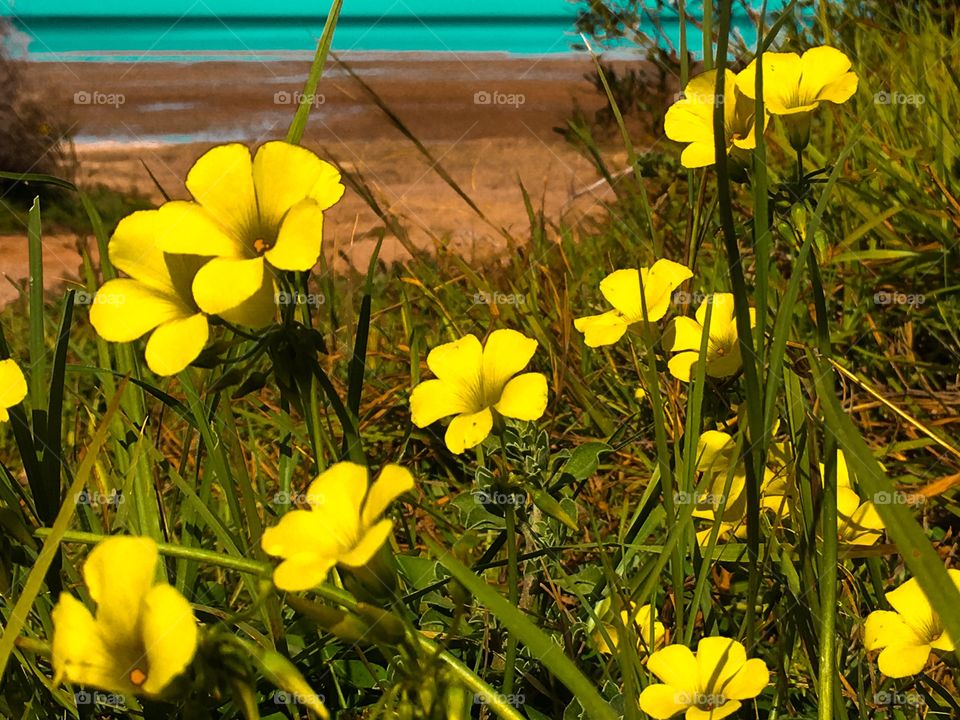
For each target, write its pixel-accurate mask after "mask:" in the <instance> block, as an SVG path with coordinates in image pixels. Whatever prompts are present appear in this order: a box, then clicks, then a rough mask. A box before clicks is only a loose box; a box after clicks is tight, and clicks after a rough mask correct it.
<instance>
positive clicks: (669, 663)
mask: <svg viewBox="0 0 960 720" xmlns="http://www.w3.org/2000/svg"><path fill="white" fill-rule="evenodd" d="M647 669H648V670H649V671H650V672H652V673H653V674H654V675H656V676H657V677H658V678H659V679H660V680H661V681H663V682H664V683H666V684H667V685H670V686H672V687H674V688H676V689H677V690H678V691H684V692H687V693H695V692H697V690H698V688H699V682H700V671H699V669H698V667H697V660H696V658H695V657H694V656H693V652H692V651H691V650H690V648H688V647H687V646H686V645H667V646H666V647H665V648H663V649H662V650H657V651H656V652H655V653H653V655H651V656H650V659H649V660H647Z"/></svg>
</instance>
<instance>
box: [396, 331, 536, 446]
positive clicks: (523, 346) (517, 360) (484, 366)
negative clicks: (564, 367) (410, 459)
mask: <svg viewBox="0 0 960 720" xmlns="http://www.w3.org/2000/svg"><path fill="white" fill-rule="evenodd" d="M536 349H537V341H536V340H534V339H532V338H528V337H527V336H525V335H523V334H522V333H519V332H517V331H516V330H495V331H494V332H492V333H491V334H490V337H489V338H487V342H486V344H485V345H483V346H481V345H480V341H479V340H477V338H476V336H474V335H465V336H464V337H462V338H460V339H459V340H455V341H454V342H450V343H445V344H443V345H438V346H437V347H435V348H433V350H431V351H430V354H429V355H428V356H427V366H428V367H429V368H430V370H431V372H433V374H434V375H436V376H437V377H436V379H434V380H425V381H424V382H422V383H420V384H419V385H417V386H416V387H415V388H414V389H413V392H412V393H411V394H410V411H411V415H412V419H413V424H414V425H416V426H417V427H421V428H422V427H426V426H427V425H430V424H431V423H434V422H436V421H437V420H439V419H440V418H444V417H448V416H450V415H456V417H455V418H454V419H453V420H451V421H450V425H449V427H447V432H446V435H445V437H444V439H445V441H446V444H447V447H448V448H449V449H450V451H451V452H455V453H462V452H463V451H464V450H467V449H469V448H472V447H475V446H477V445H479V444H480V443H482V442H483V440H484V439H485V438H486V437H487V436H488V435H489V434H490V431H491V430H492V429H493V411H494V410H495V411H496V412H498V413H499V414H501V415H503V416H505V417H509V418H513V419H515V420H536V419H538V418H539V417H541V416H542V415H543V413H544V411H545V410H546V409H547V379H546V377H544V375H543V374H541V373H536V372H528V373H521V374H519V375H517V373H519V372H520V371H521V370H523V368H525V367H526V366H527V364H528V363H529V362H530V360H531V358H532V357H533V353H534V352H536ZM514 376H516V377H514Z"/></svg>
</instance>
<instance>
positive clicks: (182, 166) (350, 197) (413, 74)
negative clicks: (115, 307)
mask: <svg viewBox="0 0 960 720" xmlns="http://www.w3.org/2000/svg"><path fill="white" fill-rule="evenodd" d="M345 66H346V67H349V68H350V69H351V70H352V71H353V72H354V73H356V75H357V76H359V78H360V80H362V81H363V82H365V83H367V84H368V85H369V86H370V88H371V89H372V90H373V92H375V93H376V94H377V95H379V96H380V98H381V99H382V101H383V103H384V105H386V106H387V107H388V108H390V110H391V111H392V112H393V113H394V114H395V115H396V117H397V118H399V119H400V121H402V123H403V124H404V125H406V127H407V128H408V129H409V131H410V132H411V133H412V134H413V135H414V136H415V137H416V138H417V139H418V140H420V141H421V142H422V143H423V145H424V146H425V147H426V148H427V150H428V151H429V153H430V154H431V155H432V157H433V159H434V162H432V163H431V161H430V160H428V159H427V158H425V157H424V156H423V155H422V154H421V153H420V152H419V151H418V150H417V148H416V147H415V145H414V144H413V143H412V142H411V141H410V140H409V139H407V138H405V137H404V136H403V134H402V133H401V132H400V131H399V130H398V129H397V127H396V126H395V124H394V123H393V122H391V120H390V119H389V118H388V117H387V115H386V114H385V113H384V112H383V111H382V109H381V108H379V107H378V106H377V104H376V102H375V101H374V100H373V99H372V97H371V96H370V94H369V93H368V92H366V91H365V90H364V89H363V87H362V85H361V84H360V82H358V81H357V79H356V78H354V77H352V76H351V75H350V74H349V73H348V71H347V69H346V67H345ZM590 69H591V64H590V61H589V60H588V59H584V58H582V57H564V56H561V57H550V56H548V57H541V58H515V57H506V56H491V55H483V56H476V55H473V56H467V55H460V56H456V55H452V54H449V55H447V54H445V55H417V56H408V55H396V54H394V55H380V54H377V55H372V54H368V55H355V56H350V57H348V58H346V59H345V60H344V61H343V62H342V63H341V62H337V61H333V60H331V62H330V64H328V68H327V72H326V73H325V75H324V78H323V80H322V81H321V84H320V87H319V88H318V93H317V96H316V97H315V98H314V110H313V112H312V113H311V118H310V122H309V124H308V126H307V131H306V133H305V135H304V140H303V142H304V144H305V145H306V146H308V147H310V148H311V149H313V150H315V151H316V152H318V153H319V154H321V156H323V157H326V158H329V159H331V160H333V161H336V162H338V163H339V164H341V165H342V166H343V168H344V170H346V171H348V172H350V173H352V174H354V175H355V176H356V177H357V178H362V181H363V182H365V183H366V185H367V186H368V187H369V188H370V189H371V190H372V192H373V193H374V195H375V196H376V197H377V201H378V203H379V204H380V205H381V206H382V207H383V208H385V209H386V210H388V211H389V212H390V213H391V214H393V215H396V216H397V217H398V218H400V220H401V222H402V223H403V225H404V226H405V227H406V228H408V230H409V233H410V241H411V242H412V243H413V244H414V245H416V246H417V247H424V248H429V247H432V246H433V244H434V243H435V242H436V240H437V239H440V240H442V241H444V242H448V243H449V246H450V247H451V248H453V249H454V250H456V251H458V252H462V253H464V254H465V255H466V256H468V257H478V256H483V255H489V254H491V253H495V252H496V250H497V249H498V248H502V247H503V240H502V238H501V237H500V236H499V234H498V232H497V230H495V229H494V228H492V227H491V224H492V225H494V226H496V227H497V228H500V227H502V228H506V229H507V230H508V231H511V232H514V233H516V235H517V236H518V237H520V238H522V237H523V233H524V232H525V229H526V225H527V217H526V212H525V210H524V206H523V202H522V197H521V193H520V189H519V181H522V182H523V184H524V185H525V187H526V188H527V190H528V191H529V192H530V194H531V197H533V198H535V199H537V200H539V199H540V198H542V200H543V204H544V208H545V210H546V213H547V215H548V217H551V218H557V217H559V216H560V214H561V213H562V212H566V211H570V212H580V213H582V212H589V211H590V209H591V208H592V207H595V205H596V202H597V200H598V199H601V198H607V199H608V198H609V195H608V193H609V190H608V189H607V188H605V187H603V186H600V187H599V188H598V189H597V190H596V191H595V192H592V193H587V194H586V195H585V196H582V197H579V199H576V196H577V193H578V191H580V190H582V189H583V188H585V187H588V186H590V185H591V184H592V183H594V182H595V181H596V180H597V176H596V174H595V172H594V171H593V168H592V167H591V165H590V164H589V163H588V162H587V161H586V160H585V159H583V158H582V157H581V156H580V155H579V154H578V153H577V152H576V151H575V150H573V149H572V148H571V147H570V146H569V145H568V144H567V143H566V141H565V140H564V139H563V137H562V136H561V135H560V134H559V133H558V132H556V128H560V127H563V126H565V124H566V122H567V121H568V119H569V118H570V117H571V113H572V109H573V107H574V104H575V103H576V104H577V105H579V106H580V107H582V108H583V109H584V110H585V111H586V112H588V113H591V114H592V113H593V112H594V111H595V110H597V109H598V108H600V107H601V106H602V104H603V102H602V98H601V97H600V96H599V94H598V93H597V92H596V91H595V90H594V88H593V87H592V85H591V84H590V82H589V81H588V80H586V79H585V77H584V76H585V75H586V74H587V73H588V72H589V71H590ZM308 70H309V60H306V59H304V60H302V61H301V60H296V61H294V60H290V61H274V62H264V63H261V62H256V61H249V62H200V63H167V62H163V63H159V62H142V63H133V64H131V63H66V64H64V63H56V62H47V63H32V64H30V65H29V66H28V68H27V78H28V82H30V83H31V84H32V85H33V86H34V87H42V88H44V89H45V96H46V98H47V99H48V102H49V103H50V105H51V107H52V108H53V110H54V112H56V113H58V114H60V115H61V116H62V117H65V118H68V124H69V125H70V126H71V127H72V131H73V134H74V139H75V144H76V152H77V156H78V159H79V162H80V171H79V177H78V180H79V181H80V182H81V183H83V184H92V183H102V184H105V185H107V186H109V187H111V188H114V189H117V190H120V191H122V192H128V191H134V192H138V193H140V194H143V195H146V196H148V197H149V198H150V199H151V200H153V201H155V202H158V203H159V202H160V201H162V194H161V192H160V191H159V190H158V188H157V187H156V185H155V184H154V181H153V180H152V179H151V178H150V174H149V173H148V172H147V171H146V170H145V168H144V166H146V167H147V168H149V170H150V172H151V173H152V174H153V175H154V177H155V178H156V180H157V182H158V183H159V184H160V185H161V186H162V188H163V190H164V192H166V193H167V194H169V195H170V196H171V197H175V198H180V197H185V196H186V192H185V190H184V188H183V177H184V176H185V174H186V172H187V170H188V169H189V167H190V165H191V164H192V162H193V161H194V160H195V158H196V157H197V156H199V155H200V154H201V153H202V152H203V151H204V150H206V149H207V148H209V147H211V146H212V145H215V144H218V143H221V142H227V141H242V142H246V143H249V144H253V145H255V144H257V143H260V142H263V141H266V140H269V139H276V138H283V137H284V135H285V134H286V130H287V127H288V124H289V122H290V120H291V118H292V116H293V112H294V109H295V101H296V100H297V98H298V97H299V93H300V88H301V87H302V85H303V81H304V79H305V77H306V74H307V72H308ZM436 164H439V165H440V166H442V167H443V169H444V170H446V171H447V172H448V173H449V175H450V176H452V177H453V179H454V180H455V181H456V182H457V183H458V184H459V185H460V186H461V187H462V189H463V190H464V191H465V192H466V193H467V194H468V195H469V196H470V197H471V198H472V199H473V200H474V201H475V203H476V204H477V206H478V207H479V208H480V209H481V211H482V212H483V213H484V214H485V215H486V216H487V219H488V220H489V224H488V223H487V222H485V221H484V220H482V219H480V218H479V217H478V216H477V215H476V213H475V212H474V211H473V210H471V209H470V208H469V207H468V205H467V204H466V203H465V202H464V201H463V200H462V199H461V198H460V197H459V196H458V195H457V193H456V192H454V191H453V190H452V189H451V188H450V187H448V185H447V184H446V183H445V182H444V181H443V179H442V178H441V177H440V176H439V175H438V174H437V172H436V171H435V167H433V166H434V165H436ZM382 225H383V223H382V221H381V220H380V219H379V218H377V216H376V215H375V213H374V212H373V211H372V210H371V209H370V208H369V207H368V205H367V203H365V202H364V201H363V200H362V199H361V198H360V197H359V195H358V194H357V193H356V192H353V191H350V190H348V193H347V196H346V197H345V199H344V201H343V202H341V203H340V204H339V205H338V206H336V207H335V208H334V209H333V210H331V211H330V213H329V214H328V219H327V222H326V223H325V247H326V252H327V254H328V256H329V257H330V258H345V260H343V261H344V262H352V263H354V264H356V265H357V266H363V264H364V263H365V261H366V259H367V257H369V253H370V252H371V250H372V246H373V242H374V240H373V236H374V234H375V233H376V232H377V230H378V229H379V228H381V227H382ZM47 240H48V243H49V245H50V248H51V255H53V256H54V258H48V260H50V264H51V265H52V267H50V268H49V269H48V272H47V276H48V279H49V280H51V281H53V280H54V279H56V278H57V277H58V276H59V277H60V278H63V277H73V276H75V274H76V268H77V267H78V265H79V258H78V256H77V255H76V253H75V251H74V250H73V249H72V247H73V246H74V245H75V244H76V239H75V238H66V237H48V238H47ZM383 256H384V258H385V259H387V260H393V259H403V258H404V257H405V251H404V250H403V248H402V247H401V245H400V243H399V242H398V241H397V240H396V239H395V238H392V237H389V236H388V239H387V240H386V242H385V246H384V251H383ZM0 270H2V272H3V273H4V274H6V275H8V276H9V277H12V278H18V277H25V276H26V255H25V240H24V239H23V237H14V238H11V237H7V238H0ZM11 291H12V288H9V287H4V288H2V289H0V300H3V299H9V298H8V297H6V296H8V295H9V293H10V292H11Z"/></svg>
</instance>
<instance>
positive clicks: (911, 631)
mask: <svg viewBox="0 0 960 720" xmlns="http://www.w3.org/2000/svg"><path fill="white" fill-rule="evenodd" d="M947 573H949V575H950V579H951V580H953V582H954V584H955V585H956V586H957V589H958V590H960V570H947ZM886 597H887V602H889V603H890V606H891V607H892V608H893V611H890V610H874V611H873V612H872V613H870V615H869V616H868V617H867V622H866V625H865V626H864V630H863V643H864V646H865V647H866V648H867V650H869V651H872V650H880V651H881V652H880V656H879V658H878V659H877V661H878V664H879V666H880V672H882V673H883V674H884V675H886V676H887V677H892V678H902V677H907V676H908V675H916V674H917V673H918V672H920V671H921V670H923V666H924V665H926V664H927V658H928V657H930V653H931V651H933V650H942V651H944V652H953V650H954V645H953V641H952V640H951V639H950V637H949V636H948V635H947V633H946V632H945V631H944V629H943V621H942V620H941V619H940V616H939V615H937V613H936V612H935V611H934V609H933V608H932V607H931V606H930V601H929V600H928V599H927V596H926V595H925V594H924V592H923V590H921V589H920V583H918V582H917V581H916V579H912V580H908V581H907V582H905V583H904V584H903V585H901V586H900V587H898V588H897V589H896V590H893V591H891V592H888V593H887V594H886Z"/></svg>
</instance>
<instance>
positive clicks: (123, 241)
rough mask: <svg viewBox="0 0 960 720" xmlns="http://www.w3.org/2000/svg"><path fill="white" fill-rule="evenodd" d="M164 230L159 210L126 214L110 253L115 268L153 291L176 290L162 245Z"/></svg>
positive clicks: (115, 233)
mask: <svg viewBox="0 0 960 720" xmlns="http://www.w3.org/2000/svg"><path fill="white" fill-rule="evenodd" d="M164 228H165V223H164V221H163V219H162V218H161V216H160V211H159V210H140V211H138V212H135V213H132V214H130V215H127V216H126V217H125V218H123V219H122V220H121V221H120V222H119V223H118V224H117V229H116V230H114V232H113V236H112V237H111V238H110V243H109V245H108V246H107V252H108V254H109V256H110V262H111V263H112V264H113V266H114V267H115V268H117V269H118V270H121V271H123V272H125V273H126V274H127V275H129V276H130V277H132V278H135V279H137V280H139V281H140V282H142V283H144V284H146V285H148V286H150V287H151V288H153V289H156V290H161V291H165V292H167V291H171V290H173V281H172V280H171V278H170V273H169V272H168V271H167V265H166V262H165V261H164V254H163V250H162V249H161V247H160V245H159V240H160V238H161V237H162V236H163V234H164ZM107 284H109V283H107Z"/></svg>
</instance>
